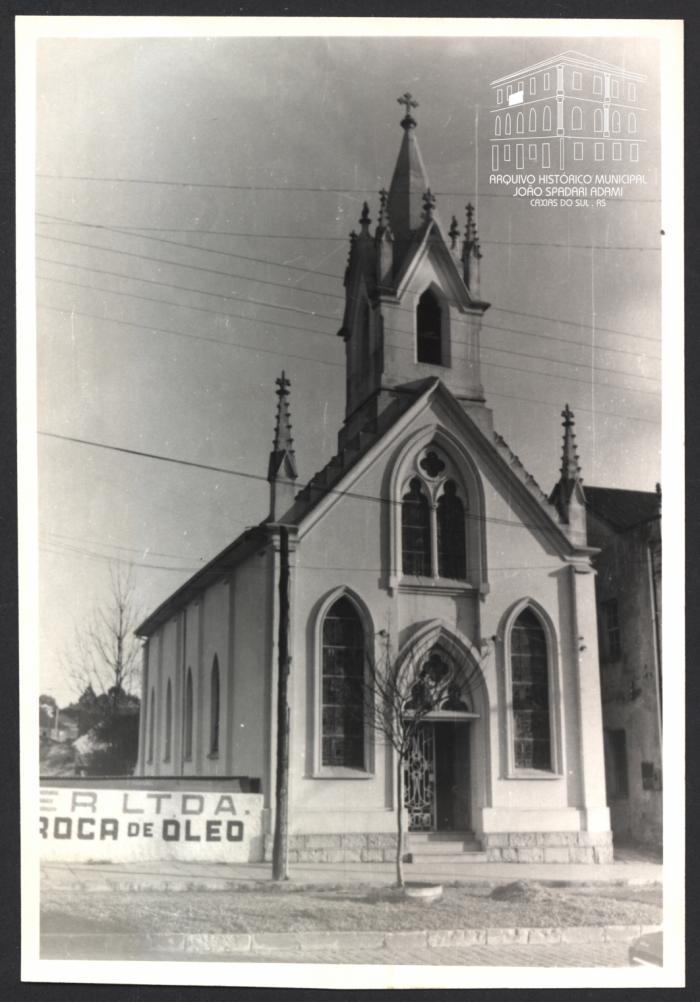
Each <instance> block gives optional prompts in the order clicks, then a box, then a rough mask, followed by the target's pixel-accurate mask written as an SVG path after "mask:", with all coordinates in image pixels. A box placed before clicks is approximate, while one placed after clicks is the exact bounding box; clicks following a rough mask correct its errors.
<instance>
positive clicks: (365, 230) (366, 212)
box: [358, 202, 372, 237]
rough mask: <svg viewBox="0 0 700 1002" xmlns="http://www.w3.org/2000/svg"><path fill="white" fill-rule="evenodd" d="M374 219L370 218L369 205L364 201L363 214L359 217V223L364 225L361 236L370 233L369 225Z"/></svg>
mask: <svg viewBox="0 0 700 1002" xmlns="http://www.w3.org/2000/svg"><path fill="white" fill-rule="evenodd" d="M371 222H372V220H371V219H370V218H369V205H368V204H367V202H363V203H362V215H361V216H360V218H359V219H358V223H359V224H360V226H361V227H362V233H361V236H363V237H364V236H367V235H368V233H369V227H370V223H371Z"/></svg>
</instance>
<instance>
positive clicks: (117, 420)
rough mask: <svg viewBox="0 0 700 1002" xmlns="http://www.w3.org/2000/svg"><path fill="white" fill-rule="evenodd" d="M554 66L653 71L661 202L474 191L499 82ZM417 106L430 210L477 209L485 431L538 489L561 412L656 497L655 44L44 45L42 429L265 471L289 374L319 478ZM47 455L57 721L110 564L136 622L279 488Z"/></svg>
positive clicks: (649, 125) (137, 462) (546, 483)
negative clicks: (360, 297) (368, 245)
mask: <svg viewBox="0 0 700 1002" xmlns="http://www.w3.org/2000/svg"><path fill="white" fill-rule="evenodd" d="M567 48H576V49H578V50H580V51H584V52H586V53H587V54H590V55H593V56H596V57H598V58H601V59H605V60H609V61H611V62H614V63H616V64H618V65H620V64H621V65H626V66H627V67H628V68H629V69H632V70H634V71H635V72H639V73H643V74H646V76H647V82H646V84H645V85H644V88H645V97H644V102H643V103H644V106H645V107H646V108H647V109H648V110H647V113H646V119H645V122H644V130H645V135H644V137H643V138H644V139H645V140H646V141H647V144H648V145H647V149H646V152H645V157H646V162H645V163H644V164H643V165H642V166H643V169H644V172H645V174H646V177H647V181H648V183H647V185H646V186H645V187H643V188H637V189H627V191H626V197H625V198H624V199H623V200H622V201H618V202H615V203H610V204H609V205H608V207H607V208H605V209H600V210H590V209H589V210H566V209H562V208H557V209H535V208H531V207H530V206H529V205H528V204H527V203H526V202H519V201H516V200H514V199H512V198H508V197H503V192H500V193H499V191H498V189H497V188H495V187H494V186H490V185H489V183H488V180H489V179H488V175H489V165H490V152H489V143H488V134H489V133H488V108H489V106H490V90H489V82H490V81H491V80H492V79H494V78H495V77H498V76H501V75H503V74H504V73H508V72H511V71H512V70H515V69H517V68H519V67H521V66H527V65H529V64H531V63H534V62H537V61H538V60H540V59H543V58H546V57H548V56H551V55H554V54H555V53H557V52H560V51H562V50H565V49H567ZM405 90H410V91H411V92H412V93H413V94H414V96H415V97H416V98H417V100H418V101H419V103H420V107H419V108H418V109H417V111H416V113H415V117H416V119H417V121H418V128H417V137H418V141H419V144H420V147H421V151H422V154H423V159H424V161H425V164H426V168H427V171H428V176H429V179H430V184H431V187H432V190H433V191H434V192H436V193H437V208H438V212H439V215H440V217H441V219H442V220H444V221H447V222H448V223H449V219H450V216H451V215H452V213H454V214H456V215H457V217H458V219H459V221H460V223H461V222H462V221H463V219H464V205H465V203H466V202H467V201H468V200H471V201H477V203H478V225H479V230H480V233H481V238H482V249H483V254H484V257H483V261H482V295H483V297H484V298H485V299H487V300H488V301H489V302H491V303H492V307H491V309H490V310H489V311H488V313H487V314H486V317H485V323H484V329H483V334H482V362H483V380H484V384H485V388H486V396H487V400H488V403H489V405H490V406H491V407H492V408H493V410H494V416H495V426H496V429H497V431H498V432H499V433H500V434H502V435H503V436H504V437H505V439H506V441H507V442H508V444H509V445H510V446H511V448H512V449H513V451H514V452H516V453H517V454H518V455H519V456H520V458H521V460H522V461H523V463H524V464H525V466H526V468H527V469H528V470H529V471H530V472H531V473H533V475H534V476H535V477H536V479H537V480H538V482H539V483H540V485H541V486H542V487H543V489H545V490H547V491H549V490H550V489H551V487H552V485H553V484H554V482H555V480H556V478H557V475H558V467H559V462H560V443H561V432H562V429H561V418H560V411H561V409H562V407H563V405H564V403H565V402H568V403H569V404H570V406H571V407H572V408H573V410H574V412H575V414H576V433H577V441H578V446H579V453H580V458H581V466H582V469H583V476H584V482H585V483H589V484H595V485H602V486H610V487H625V488H635V489H642V490H653V489H654V484H655V482H656V481H657V480H658V479H659V447H660V424H659V421H660V396H659V390H660V383H659V381H658V380H659V377H660V338H661V330H660V257H661V255H660V240H661V237H660V205H659V201H658V199H659V191H658V187H657V182H658V164H659V158H658V74H657V54H656V49H655V44H654V43H653V42H651V41H631V40H628V41H625V40H620V39H608V40H606V39H591V40H588V39H586V40H583V39H576V40H567V39H558V40H556V39H515V38H511V39H501V40H499V39H489V40H480V39H459V38H453V39H405V38H403V39H402V38H385V39H338V38H336V39H221V38H218V39H204V38H193V39H186V40H175V39H143V40H138V39H136V40H133V39H124V40H96V39H90V40H58V39H57V40H50V41H43V42H41V43H40V45H39V62H38V80H37V93H38V108H37V171H38V173H39V177H38V180H37V212H38V216H37V245H36V246H37V254H38V258H39V261H38V264H37V275H38V276H40V278H39V280H38V281H37V292H38V313H37V322H38V338H39V342H38V352H39V354H38V358H39V371H38V381H39V415H38V424H39V428H40V429H43V430H47V431H51V432H55V433H59V434H63V435H68V436H76V437H80V438H85V439H90V440H93V441H95V442H101V443H105V444H109V445H114V446H120V447H124V448H127V449H134V450H141V451H145V452H151V453H157V454H160V455H166V456H171V457H174V458H176V459H183V460H189V461H192V462H196V463H203V464H210V465H213V466H218V467H224V468H226V469H231V470H237V471H240V472H243V473H248V474H252V475H254V476H263V477H264V476H265V474H266V470H267V457H268V452H269V449H270V446H271V438H272V432H273V425H274V408H275V402H276V398H275V394H274V390H275V386H274V380H275V378H276V377H277V376H278V374H279V372H280V370H281V369H282V368H284V369H285V370H286V372H287V374H288V376H289V377H290V379H291V383H292V396H291V408H292V419H293V423H294V431H295V436H296V451H297V460H298V466H299V473H300V481H301V482H302V483H303V482H304V481H306V480H307V479H309V478H310V477H311V476H312V475H313V474H314V473H315V472H316V471H317V470H318V469H320V468H321V467H322V466H323V465H324V464H325V463H326V462H327V461H328V459H329V458H330V457H331V455H332V454H333V453H334V451H335V445H336V434H337V431H338V429H339V427H340V425H341V423H342V418H343V409H344V392H345V386H344V380H345V374H344V348H343V343H342V341H341V340H340V339H339V338H337V337H336V336H335V335H336V332H337V330H338V328H339V326H340V320H341V316H342V310H343V298H342V297H343V286H342V274H343V269H344V266H345V262H346V258H347V236H348V233H349V231H350V230H351V229H352V228H353V227H355V226H356V223H357V219H358V217H359V214H360V209H361V205H362V201H363V200H364V198H367V199H368V200H369V202H370V207H371V215H372V218H373V219H374V220H376V215H377V196H376V192H377V191H378V189H380V188H381V187H382V186H384V185H386V186H387V187H388V185H389V182H390V179H391V174H392V171H393V167H394V162H395V159H396V154H397V152H398V147H399V143H400V140H401V129H400V127H399V120H400V118H401V109H400V108H399V106H398V105H397V103H396V98H397V97H398V96H399V94H401V93H403V91H405ZM477 111H478V115H479V127H478V134H477V131H476V129H475V120H476V115H477ZM477 139H478V142H477ZM477 162H478V192H477V190H476V188H477V180H476V172H477ZM640 169H641V168H640ZM45 175H53V177H47V176H45ZM56 175H61V177H56ZM87 178H89V179H91V180H86V179H87ZM115 179H121V180H115ZM126 179H129V183H126ZM144 182H157V183H144ZM163 182H174V183H172V184H165V183H163ZM189 185H191V186H189ZM299 189H302V190H299ZM319 189H331V190H330V191H329V190H325V191H324V190H319ZM591 247H593V248H595V249H594V250H592V249H591ZM604 248H607V249H604ZM216 252H218V253H216ZM266 262H269V263H266ZM593 328H595V333H594V329H593ZM593 341H594V342H595V348H593V347H592V342H593ZM39 463H40V468H39V473H40V484H39V486H40V521H41V552H40V558H41V559H40V574H41V592H40V601H41V662H42V663H41V667H42V690H43V691H50V692H52V693H53V694H54V695H56V696H57V698H58V699H59V702H66V701H68V699H69V698H71V693H70V690H69V688H68V686H67V685H66V683H65V681H64V680H63V679H62V678H61V676H60V673H59V670H58V666H57V656H58V654H59V652H60V651H61V649H62V648H63V647H64V646H65V644H66V643H67V642H68V641H69V639H70V634H71V633H72V630H73V624H74V623H80V622H81V620H83V619H84V618H85V617H86V616H87V615H88V614H89V612H90V610H91V608H92V606H93V604H94V602H95V601H96V600H97V599H99V598H101V597H103V596H104V595H105V594H106V591H107V583H108V577H109V575H108V568H109V560H110V559H112V560H120V561H125V562H129V561H133V564H134V578H135V583H136V586H137V589H138V593H139V597H140V601H141V604H142V607H143V611H144V613H145V612H147V611H149V610H151V609H152V608H153V607H154V606H155V605H156V604H157V603H158V602H160V601H162V600H163V599H164V598H165V597H166V596H167V594H168V593H169V592H170V591H172V590H173V589H174V588H175V587H177V586H178V585H179V584H181V583H182V582H183V581H184V580H185V579H186V578H187V577H188V576H189V575H190V573H192V571H194V570H195V569H196V568H198V567H199V566H201V565H202V563H203V562H204V561H205V560H208V559H210V558H211V557H212V556H214V555H215V554H216V553H217V552H218V551H219V550H220V549H221V548H222V547H223V546H225V545H226V544H227V543H229V542H230V541H231V540H232V539H233V538H234V537H235V536H236V535H237V534H238V533H239V532H240V531H241V530H242V529H243V528H244V527H245V526H248V525H251V524H254V523H256V522H258V521H259V520H260V519H262V518H264V517H265V515H266V514H267V499H268V491H267V485H266V483H264V481H261V480H256V479H248V478H242V477H237V476H230V475H227V474H219V473H214V472H205V471H202V470H197V469H194V468H188V467H185V466H178V465H171V464H166V463H162V462H157V461H155V460H151V459H144V458H140V457H137V456H128V455H125V454H123V453H119V452H114V451H106V450H102V449H98V448H94V447H88V446H84V445H79V444H75V443H69V442H65V441H60V440H58V439H55V438H46V437H40V439H39Z"/></svg>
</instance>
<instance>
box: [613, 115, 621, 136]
mask: <svg viewBox="0 0 700 1002" xmlns="http://www.w3.org/2000/svg"><path fill="white" fill-rule="evenodd" d="M612 130H613V132H619V131H620V112H619V111H614V112H613V113H612Z"/></svg>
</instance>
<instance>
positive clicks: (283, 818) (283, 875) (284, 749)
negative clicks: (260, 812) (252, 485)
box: [272, 525, 291, 880]
mask: <svg viewBox="0 0 700 1002" xmlns="http://www.w3.org/2000/svg"><path fill="white" fill-rule="evenodd" d="M290 663H291V658H290V656H289V530H288V529H287V527H286V526H284V525H282V526H280V577H279V634H278V642H277V783H276V797H275V836H274V841H273V845H272V879H273V880H288V879H289V874H288V872H287V864H288V856H289V846H288V837H287V816H288V811H289V667H290Z"/></svg>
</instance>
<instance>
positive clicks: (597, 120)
mask: <svg viewBox="0 0 700 1002" xmlns="http://www.w3.org/2000/svg"><path fill="white" fill-rule="evenodd" d="M593 131H594V132H602V131H603V109H602V108H596V110H595V111H594V112H593Z"/></svg>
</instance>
